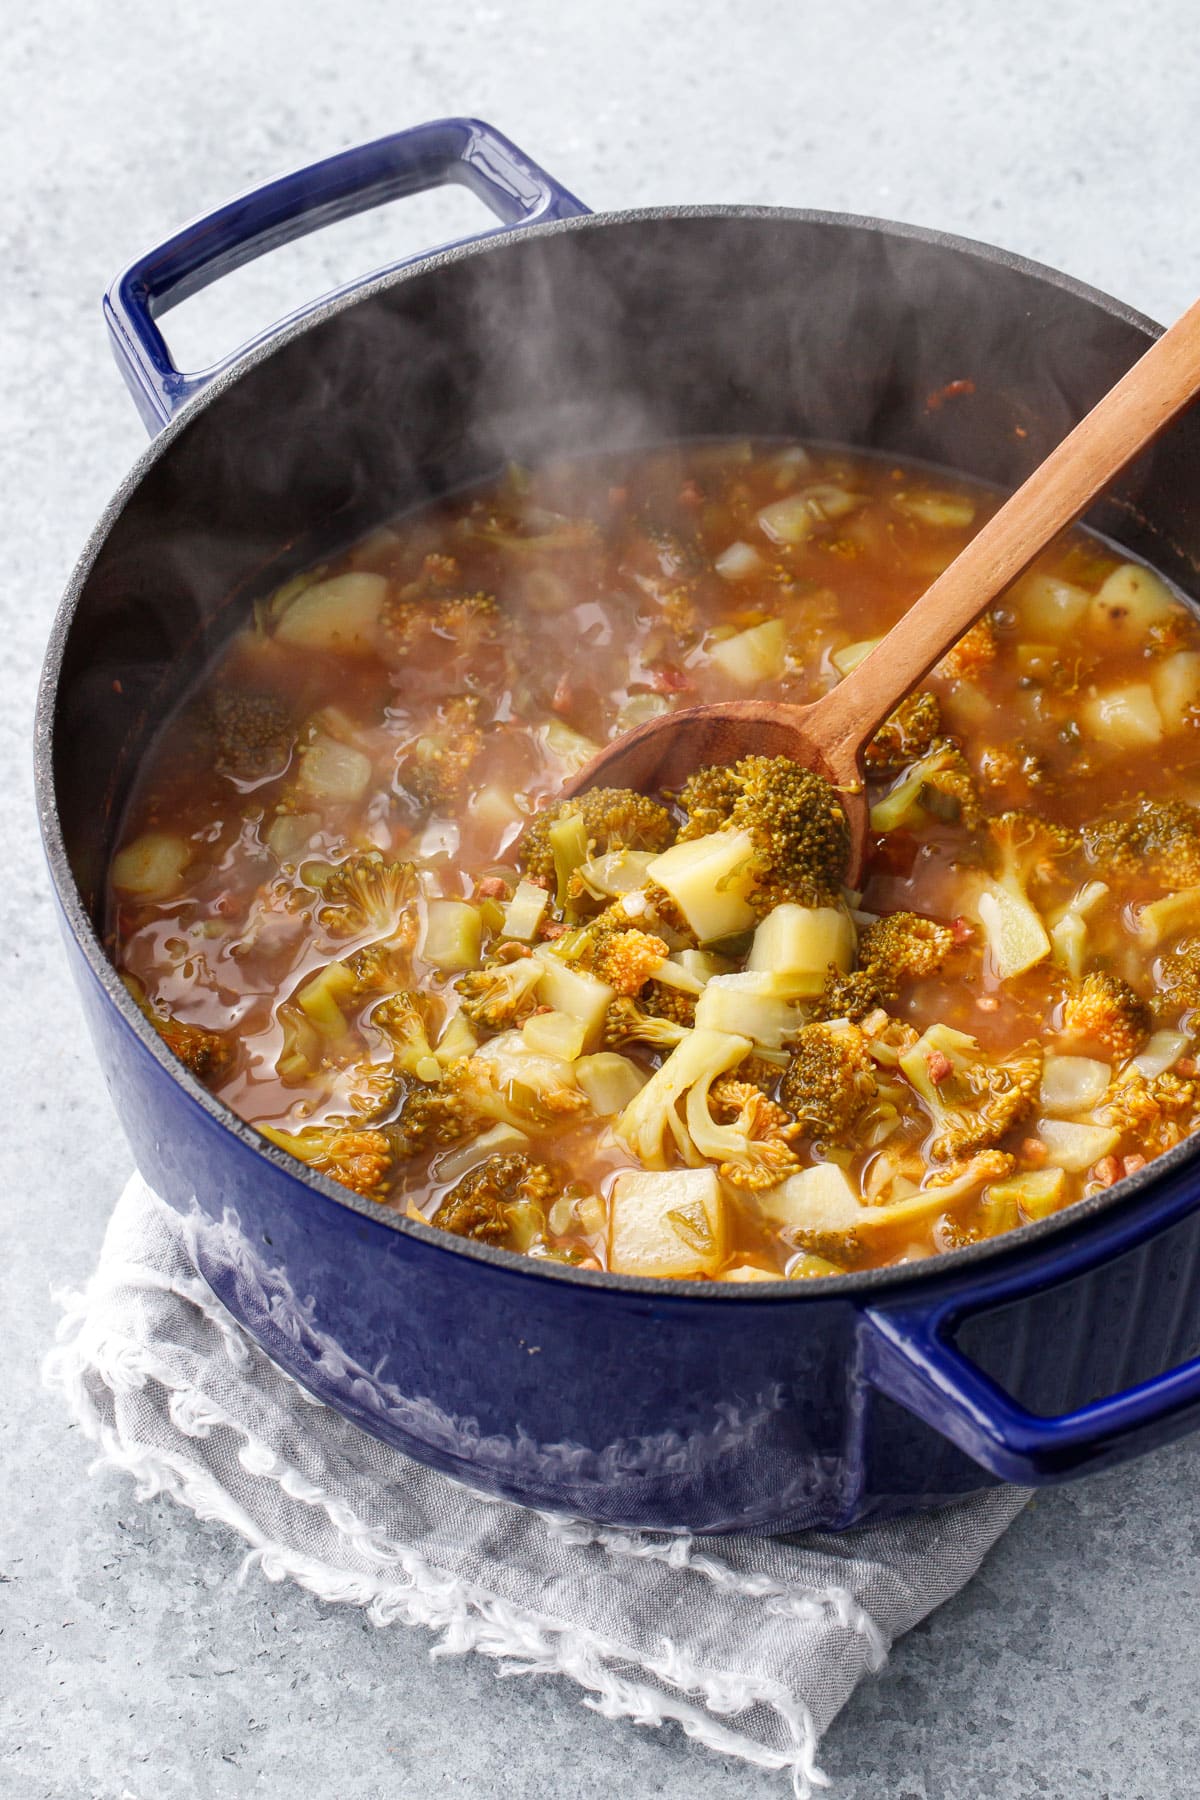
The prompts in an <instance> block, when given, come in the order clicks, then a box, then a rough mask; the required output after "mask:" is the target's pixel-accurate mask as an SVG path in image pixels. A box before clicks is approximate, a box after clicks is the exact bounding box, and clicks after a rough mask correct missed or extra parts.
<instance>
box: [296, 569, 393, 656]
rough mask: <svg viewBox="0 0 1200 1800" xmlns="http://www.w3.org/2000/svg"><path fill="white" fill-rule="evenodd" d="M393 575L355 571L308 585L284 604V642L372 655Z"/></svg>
mask: <svg viewBox="0 0 1200 1800" xmlns="http://www.w3.org/2000/svg"><path fill="white" fill-rule="evenodd" d="M387 586H388V584H387V581H386V579H385V577H384V576H382V575H371V574H368V573H367V572H366V571H365V570H364V571H351V572H350V573H349V574H346V575H335V576H333V577H332V579H331V580H329V581H316V582H314V583H313V584H312V586H311V587H306V588H304V589H303V590H302V591H301V592H300V593H299V594H297V595H296V598H295V599H294V600H292V601H291V602H290V604H289V605H288V606H286V607H285V608H284V611H283V614H282V617H281V618H280V620H279V623H278V624H277V625H276V627H275V636H276V637H277V638H278V639H279V640H280V642H281V643H285V644H295V645H297V646H298V647H299V648H300V649H303V650H326V651H328V652H330V654H332V655H338V656H367V655H370V654H371V652H372V651H373V650H374V649H375V640H376V628H377V626H378V623H379V614H380V611H381V609H382V607H383V602H384V600H385V598H386V597H387Z"/></svg>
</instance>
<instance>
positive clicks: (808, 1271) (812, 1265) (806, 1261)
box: [726, 1251, 846, 1281]
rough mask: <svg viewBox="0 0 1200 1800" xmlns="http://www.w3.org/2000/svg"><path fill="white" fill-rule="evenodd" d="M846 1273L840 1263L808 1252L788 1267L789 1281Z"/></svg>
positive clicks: (802, 1253)
mask: <svg viewBox="0 0 1200 1800" xmlns="http://www.w3.org/2000/svg"><path fill="white" fill-rule="evenodd" d="M845 1273H846V1271H845V1269H843V1268H842V1267H841V1265H840V1264H839V1263H835V1262H830V1260H829V1258H828V1257H827V1256H813V1255H812V1254H810V1253H809V1252H808V1251H802V1252H801V1254H800V1255H799V1256H796V1257H793V1259H792V1261H791V1262H790V1263H789V1264H788V1266H787V1278H788V1280H789V1281H815V1280H816V1279H817V1278H818V1277H820V1276H823V1275H844V1274H845ZM726 1279H728V1277H727V1278H726Z"/></svg>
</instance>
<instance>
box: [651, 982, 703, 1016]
mask: <svg viewBox="0 0 1200 1800" xmlns="http://www.w3.org/2000/svg"><path fill="white" fill-rule="evenodd" d="M696 999H697V996H696V995H695V994H688V993H685V992H684V990H683V989H682V988H677V987H671V986H670V985H669V984H668V983H667V982H665V981H651V982H650V983H649V984H648V985H647V986H646V987H645V988H643V989H642V992H641V994H640V995H639V996H638V1004H639V1006H640V1007H641V1009H642V1011H643V1012H647V1013H649V1014H650V1016H651V1018H655V1019H671V1020H672V1021H673V1022H674V1023H675V1024H676V1025H687V1026H690V1025H694V1024H695V1022H696Z"/></svg>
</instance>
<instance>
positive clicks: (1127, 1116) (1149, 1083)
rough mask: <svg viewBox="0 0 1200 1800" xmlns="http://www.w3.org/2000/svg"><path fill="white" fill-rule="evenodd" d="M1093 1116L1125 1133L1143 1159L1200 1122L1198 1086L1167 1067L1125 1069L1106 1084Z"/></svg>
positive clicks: (1158, 1152)
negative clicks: (1154, 1071) (1155, 1071)
mask: <svg viewBox="0 0 1200 1800" xmlns="http://www.w3.org/2000/svg"><path fill="white" fill-rule="evenodd" d="M1096 1119H1097V1121H1098V1122H1099V1123H1100V1124H1102V1125H1110V1126H1112V1127H1113V1129H1114V1130H1116V1131H1120V1132H1121V1133H1122V1134H1128V1135H1129V1136H1130V1137H1131V1138H1132V1139H1133V1142H1134V1144H1135V1146H1136V1148H1137V1150H1138V1151H1140V1152H1141V1154H1142V1155H1144V1156H1145V1157H1146V1158H1147V1159H1149V1158H1151V1157H1154V1156H1161V1155H1162V1153H1163V1151H1164V1150H1171V1149H1173V1148H1174V1146H1175V1145H1176V1144H1181V1143H1182V1142H1183V1140H1184V1138H1186V1137H1190V1136H1191V1134H1192V1133H1193V1131H1195V1129H1196V1127H1197V1126H1198V1125H1200V1087H1198V1086H1197V1084H1196V1082H1194V1081H1190V1080H1187V1079H1185V1077H1184V1076H1182V1075H1177V1074H1175V1072H1174V1071H1173V1070H1170V1069H1168V1070H1167V1071H1166V1072H1165V1073H1164V1074H1161V1075H1154V1076H1146V1075H1143V1074H1142V1073H1141V1071H1140V1070H1139V1069H1126V1070H1124V1071H1123V1073H1122V1074H1120V1075H1119V1076H1118V1077H1117V1079H1116V1080H1115V1081H1114V1082H1113V1083H1112V1085H1111V1086H1110V1087H1109V1090H1108V1093H1107V1094H1106V1095H1105V1097H1104V1099H1103V1101H1102V1102H1101V1104H1100V1105H1099V1106H1098V1107H1097V1109H1096Z"/></svg>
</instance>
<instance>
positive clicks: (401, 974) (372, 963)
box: [345, 938, 412, 999]
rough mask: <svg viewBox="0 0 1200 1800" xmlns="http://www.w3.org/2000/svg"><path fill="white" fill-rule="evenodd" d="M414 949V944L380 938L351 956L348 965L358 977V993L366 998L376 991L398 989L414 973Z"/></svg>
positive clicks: (390, 992)
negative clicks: (411, 954)
mask: <svg viewBox="0 0 1200 1800" xmlns="http://www.w3.org/2000/svg"><path fill="white" fill-rule="evenodd" d="M410 949H411V945H409V946H406V945H405V944H403V943H394V942H391V941H389V940H388V939H387V938H377V939H376V941H375V942H374V943H373V944H364V945H363V947H362V949H361V950H356V951H355V952H354V954H353V956H348V957H347V958H346V959H345V960H346V967H347V968H348V969H349V971H350V973H351V974H352V975H353V977H354V989H355V993H356V994H358V995H359V996H360V997H361V998H363V999H367V998H369V997H370V995H372V994H394V993H397V992H398V991H399V990H400V989H401V988H403V986H404V984H405V983H406V982H407V981H408V979H409V977H410V975H411V973H412V959H411V956H410V954H409V951H410Z"/></svg>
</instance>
